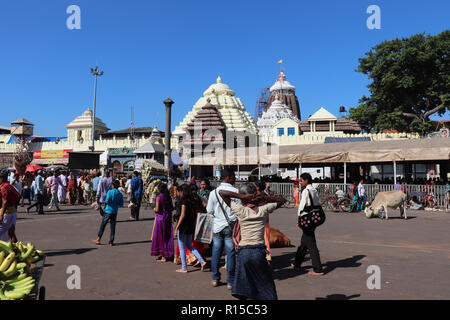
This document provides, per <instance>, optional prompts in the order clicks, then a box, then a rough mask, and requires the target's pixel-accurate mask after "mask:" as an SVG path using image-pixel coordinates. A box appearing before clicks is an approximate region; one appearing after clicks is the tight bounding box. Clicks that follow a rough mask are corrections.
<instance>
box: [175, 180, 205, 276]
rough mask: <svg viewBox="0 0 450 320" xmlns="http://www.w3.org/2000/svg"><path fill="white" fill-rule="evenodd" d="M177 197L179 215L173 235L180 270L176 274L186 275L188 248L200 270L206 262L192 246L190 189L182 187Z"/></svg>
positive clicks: (192, 218) (192, 224)
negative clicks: (176, 245) (178, 249)
mask: <svg viewBox="0 0 450 320" xmlns="http://www.w3.org/2000/svg"><path fill="white" fill-rule="evenodd" d="M177 193H178V197H179V199H180V204H179V205H180V206H181V215H180V218H179V219H178V223H177V226H176V228H175V233H176V234H177V236H178V246H179V248H180V258H181V269H178V270H176V272H181V273H187V272H188V270H187V264H186V251H185V250H184V248H188V249H189V250H190V251H191V252H192V253H193V254H194V256H195V257H196V258H197V259H198V261H199V262H200V265H201V270H202V271H204V269H205V267H206V262H205V260H203V258H202V256H201V255H200V253H199V252H198V251H197V249H195V248H194V247H193V246H192V238H193V236H194V232H195V220H194V211H193V208H192V204H191V202H190V199H189V197H190V196H191V189H190V187H189V186H188V185H186V184H184V185H182V186H181V187H180V188H179V189H178V190H177Z"/></svg>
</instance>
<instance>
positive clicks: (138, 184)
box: [92, 171, 144, 246]
mask: <svg viewBox="0 0 450 320" xmlns="http://www.w3.org/2000/svg"><path fill="white" fill-rule="evenodd" d="M121 183H123V181H121V180H118V179H113V178H112V177H111V174H110V172H109V171H106V172H105V174H104V176H103V177H102V178H101V179H100V180H99V182H98V188H97V192H96V196H95V199H96V202H95V204H94V206H95V207H96V208H97V209H98V210H99V211H100V213H101V215H102V221H101V224H100V229H99V231H98V234H97V238H96V239H94V240H92V241H93V242H94V243H95V244H97V245H100V244H101V239H102V237H103V233H104V232H105V228H106V225H107V224H108V223H109V224H110V237H109V242H108V244H109V245H110V246H113V245H114V240H115V234H116V221H117V213H118V211H119V208H120V207H123V206H124V195H123V193H122V192H121V191H119V189H120V188H122V187H121ZM143 186H144V184H143V181H142V178H141V177H140V173H139V172H138V171H135V172H133V176H132V179H131V181H130V194H131V202H130V206H129V207H130V208H131V216H130V220H135V221H139V211H140V205H141V201H142V195H143ZM103 207H104V208H103Z"/></svg>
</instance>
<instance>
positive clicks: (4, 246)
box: [0, 241, 13, 254]
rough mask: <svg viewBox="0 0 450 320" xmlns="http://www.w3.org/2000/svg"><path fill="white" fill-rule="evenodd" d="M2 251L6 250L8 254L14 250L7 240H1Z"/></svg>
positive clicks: (0, 248) (0, 247)
mask: <svg viewBox="0 0 450 320" xmlns="http://www.w3.org/2000/svg"><path fill="white" fill-rule="evenodd" d="M0 251H5V252H6V253H7V254H10V253H11V252H12V251H13V250H12V249H11V248H10V247H9V245H8V244H7V243H6V242H4V241H0Z"/></svg>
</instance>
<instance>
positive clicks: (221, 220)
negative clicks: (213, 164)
mask: <svg viewBox="0 0 450 320" xmlns="http://www.w3.org/2000/svg"><path fill="white" fill-rule="evenodd" d="M221 177H222V183H221V184H220V186H219V187H217V188H216V190H214V191H212V192H211V193H210V195H209V199H208V205H207V207H206V210H207V212H214V230H213V231H214V235H213V247H212V258H211V271H212V282H211V285H212V286H213V287H217V286H218V285H219V283H220V276H221V275H220V272H219V261H220V257H221V256H222V251H223V248H224V246H225V253H226V256H227V259H226V263H227V288H228V289H229V290H231V289H232V284H233V281H234V269H235V265H236V252H235V248H234V242H233V230H232V229H230V226H229V224H228V221H227V219H226V217H225V216H224V214H226V215H227V217H228V220H229V222H230V224H231V227H233V226H234V223H235V222H236V215H235V214H234V212H233V211H232V210H231V208H230V207H229V206H227V205H226V203H225V202H224V201H223V199H222V198H221V197H220V196H219V194H218V192H219V191H220V190H227V191H231V192H236V193H237V192H239V191H238V189H236V188H234V187H233V185H234V183H235V182H236V176H235V174H234V171H232V170H230V169H223V170H222V172H221ZM216 191H217V192H216ZM219 201H220V202H219ZM235 201H237V202H240V201H239V200H235ZM222 208H223V210H222Z"/></svg>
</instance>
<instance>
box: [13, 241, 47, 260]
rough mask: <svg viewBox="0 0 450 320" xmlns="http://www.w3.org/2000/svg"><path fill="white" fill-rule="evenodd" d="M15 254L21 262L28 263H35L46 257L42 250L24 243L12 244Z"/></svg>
mask: <svg viewBox="0 0 450 320" xmlns="http://www.w3.org/2000/svg"><path fill="white" fill-rule="evenodd" d="M12 247H13V248H14V249H13V250H14V252H15V253H16V254H17V257H18V259H19V261H21V262H22V261H26V262H28V263H30V264H31V263H35V262H37V261H39V260H41V259H42V258H43V257H44V253H43V252H42V251H40V250H36V248H35V246H34V245H33V244H31V243H27V245H24V244H23V243H22V242H17V243H14V244H12Z"/></svg>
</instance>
